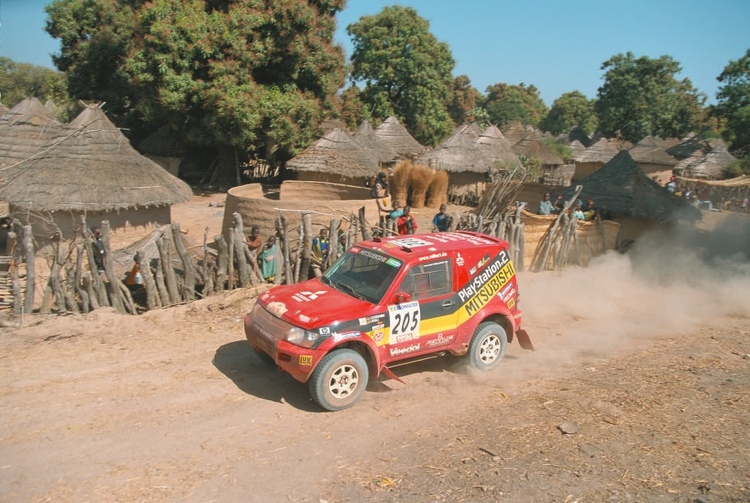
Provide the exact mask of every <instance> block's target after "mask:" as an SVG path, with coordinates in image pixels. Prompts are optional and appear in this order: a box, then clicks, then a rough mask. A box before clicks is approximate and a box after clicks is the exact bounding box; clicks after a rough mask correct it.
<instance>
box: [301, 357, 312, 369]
mask: <svg viewBox="0 0 750 503" xmlns="http://www.w3.org/2000/svg"><path fill="white" fill-rule="evenodd" d="M299 364H300V365H305V366H310V365H312V355H299Z"/></svg>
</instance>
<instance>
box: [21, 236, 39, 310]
mask: <svg viewBox="0 0 750 503" xmlns="http://www.w3.org/2000/svg"><path fill="white" fill-rule="evenodd" d="M23 252H24V254H25V258H26V295H25V297H24V303H23V312H24V313H31V312H33V311H34V293H35V291H34V285H35V282H36V271H35V268H34V240H33V238H32V234H31V226H30V225H24V226H23Z"/></svg>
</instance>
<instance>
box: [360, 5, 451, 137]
mask: <svg viewBox="0 0 750 503" xmlns="http://www.w3.org/2000/svg"><path fill="white" fill-rule="evenodd" d="M429 28H430V25H429V22H427V21H426V20H425V19H423V18H421V17H419V15H418V14H417V11H415V10H414V9H412V8H411V7H401V6H398V5H395V6H390V7H385V8H384V9H383V10H382V11H381V12H380V13H379V14H377V15H375V16H363V17H362V18H360V20H359V21H358V22H356V23H353V24H351V25H349V26H347V33H348V34H349V35H350V36H351V37H352V42H353V45H354V50H353V51H352V56H351V64H352V71H351V76H350V78H351V79H352V81H354V82H355V83H362V84H363V85H364V86H363V90H362V93H361V99H362V102H363V103H364V104H365V107H366V108H368V109H370V110H371V111H372V112H371V113H372V116H373V117H374V118H378V119H386V118H387V117H388V116H391V115H393V116H395V117H396V118H397V119H398V120H399V121H400V122H401V123H402V124H403V125H404V127H405V128H406V129H407V130H408V131H409V132H410V133H411V134H412V136H414V138H415V139H417V141H419V142H421V143H423V144H428V145H436V144H437V143H439V142H440V141H441V140H443V139H444V138H445V137H446V136H447V135H448V134H449V133H450V132H451V131H452V130H453V128H454V124H453V122H452V121H451V117H450V115H449V113H448V104H449V103H450V100H451V89H452V82H453V77H452V72H453V67H454V66H455V62H454V60H453V56H452V55H451V52H450V49H449V48H448V45H447V44H445V43H444V42H439V41H438V40H437V39H436V38H435V37H434V36H433V35H432V34H431V33H430V31H429Z"/></svg>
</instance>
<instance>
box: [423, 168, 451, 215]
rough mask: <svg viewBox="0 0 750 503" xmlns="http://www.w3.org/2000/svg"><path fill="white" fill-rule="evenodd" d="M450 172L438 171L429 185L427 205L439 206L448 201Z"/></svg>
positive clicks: (429, 206) (430, 206)
mask: <svg viewBox="0 0 750 503" xmlns="http://www.w3.org/2000/svg"><path fill="white" fill-rule="evenodd" d="M448 182H449V179H448V172H447V171H436V172H435V174H434V175H433V177H432V181H430V186H429V187H427V207H428V208H439V207H440V205H441V204H445V203H447V202H448Z"/></svg>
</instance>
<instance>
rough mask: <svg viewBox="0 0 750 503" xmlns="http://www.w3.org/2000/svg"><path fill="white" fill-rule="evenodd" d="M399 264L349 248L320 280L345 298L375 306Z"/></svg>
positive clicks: (400, 264)
mask: <svg viewBox="0 0 750 503" xmlns="http://www.w3.org/2000/svg"><path fill="white" fill-rule="evenodd" d="M402 265H403V264H402V262H401V261H400V260H397V259H395V258H393V257H389V256H388V255H383V254H382V253H377V252H374V251H372V250H367V249H364V248H352V249H350V250H349V251H348V252H346V253H345V254H344V255H343V256H342V257H341V258H340V259H338V260H337V261H336V263H335V264H333V266H331V267H330V268H329V269H328V271H326V273H325V274H324V275H323V278H321V279H322V281H323V282H325V283H326V284H329V285H330V286H332V287H333V288H336V289H337V290H340V291H342V292H344V293H346V294H347V295H351V296H352V297H356V298H358V299H362V300H366V301H368V302H371V303H373V304H378V303H379V302H380V300H381V299H382V298H383V295H385V292H386V291H387V290H388V287H390V286H391V283H393V279H394V278H395V277H396V275H397V274H398V271H399V270H400V269H401V266H402Z"/></svg>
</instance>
